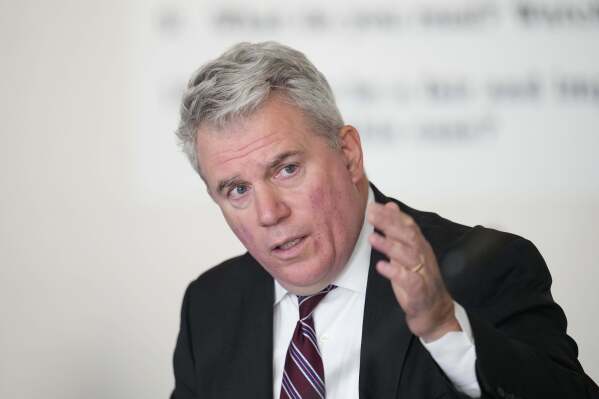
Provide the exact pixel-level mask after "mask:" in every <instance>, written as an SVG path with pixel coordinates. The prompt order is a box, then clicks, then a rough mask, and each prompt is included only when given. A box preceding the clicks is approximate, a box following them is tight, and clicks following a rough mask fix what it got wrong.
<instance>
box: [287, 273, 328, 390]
mask: <svg viewBox="0 0 599 399" xmlns="http://www.w3.org/2000/svg"><path fill="white" fill-rule="evenodd" d="M335 288H336V287H335V286H334V285H329V286H328V287H326V288H325V289H323V290H322V291H320V292H318V293H316V294H314V295H308V296H298V297H297V300H298V303H299V320H298V322H297V324H296V326H295V331H294V332H293V337H292V338H291V342H290V343H289V349H287V356H286V357H285V368H284V370H283V382H282V384H281V396H280V399H324V398H325V397H326V391H325V385H324V368H323V366H322V357H321V356H320V350H319V349H318V342H317V340H316V331H315V329H314V319H313V318H312V312H313V311H314V308H316V305H318V303H319V302H320V301H321V300H322V298H324V296H325V295H326V294H327V293H329V291H331V290H333V289H335Z"/></svg>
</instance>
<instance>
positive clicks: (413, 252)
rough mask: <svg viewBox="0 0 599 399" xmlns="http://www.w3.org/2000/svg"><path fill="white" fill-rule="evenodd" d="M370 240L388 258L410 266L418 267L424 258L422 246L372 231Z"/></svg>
mask: <svg viewBox="0 0 599 399" xmlns="http://www.w3.org/2000/svg"><path fill="white" fill-rule="evenodd" d="M368 241H369V242H370V244H371V245H372V247H373V248H375V249H376V250H378V251H379V252H382V253H383V254H385V255H386V256H387V258H389V259H390V260H392V261H394V262H396V263H400V264H402V265H408V268H410V265H413V267H416V266H417V265H418V264H419V263H420V262H421V260H422V259H423V256H422V252H421V251H420V248H418V247H414V246H409V245H406V244H404V243H402V242H400V241H395V240H392V239H390V238H389V237H384V236H382V235H380V234H378V233H372V234H371V235H370V236H369V237H368Z"/></svg>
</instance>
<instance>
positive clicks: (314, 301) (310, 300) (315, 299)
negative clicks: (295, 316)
mask: <svg viewBox="0 0 599 399" xmlns="http://www.w3.org/2000/svg"><path fill="white" fill-rule="evenodd" d="M335 288H337V286H336V285H332V284H330V285H328V286H326V287H325V288H323V289H322V290H321V291H320V292H317V293H316V294H314V295H306V296H303V295H298V296H297V301H298V303H299V314H300V319H302V320H303V319H306V318H308V317H310V316H311V315H312V312H313V311H314V308H316V305H318V304H319V303H320V301H322V299H323V298H324V297H325V295H326V294H328V293H329V292H330V291H332V290H334V289H335Z"/></svg>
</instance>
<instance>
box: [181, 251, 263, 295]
mask: <svg viewBox="0 0 599 399" xmlns="http://www.w3.org/2000/svg"><path fill="white" fill-rule="evenodd" d="M269 285H272V278H271V277H270V276H269V275H268V273H266V271H264V269H263V268H262V267H261V266H260V264H259V263H258V262H257V261H256V260H255V259H254V258H253V257H252V256H251V255H250V254H249V253H247V252H246V253H245V254H243V255H239V256H236V257H234V258H230V259H227V260H225V261H223V262H221V263H220V264H218V265H216V266H214V267H212V268H210V269H208V270H206V271H205V272H204V273H202V274H201V275H200V276H199V277H198V278H196V279H195V280H194V281H192V282H191V283H190V284H189V286H188V287H187V291H186V293H185V297H186V298H185V299H186V301H188V302H190V303H202V304H210V303H215V302H218V303H219V306H226V305H227V304H231V303H234V302H237V301H239V300H241V299H242V297H243V296H244V295H246V293H248V292H251V291H254V290H256V289H257V288H258V287H268V286H269Z"/></svg>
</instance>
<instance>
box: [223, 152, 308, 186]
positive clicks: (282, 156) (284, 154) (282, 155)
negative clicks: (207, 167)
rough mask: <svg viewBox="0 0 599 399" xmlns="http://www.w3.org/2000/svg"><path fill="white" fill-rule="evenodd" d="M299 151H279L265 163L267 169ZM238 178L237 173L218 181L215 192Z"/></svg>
mask: <svg viewBox="0 0 599 399" xmlns="http://www.w3.org/2000/svg"><path fill="white" fill-rule="evenodd" d="M301 153H302V151H299V150H294V151H285V152H282V153H280V154H279V155H277V156H276V157H275V158H274V159H273V160H272V161H270V162H269V163H268V164H267V168H268V169H269V170H272V169H275V168H276V167H277V166H279V165H280V164H282V163H283V162H285V160H286V159H288V158H291V157H293V156H296V155H298V154H301ZM239 179H240V176H239V175H235V176H233V177H230V178H228V179H225V180H221V181H219V182H218V185H217V186H216V187H217V188H216V189H217V192H218V193H222V192H223V190H224V189H225V188H227V187H231V186H232V185H234V183H236V182H237V181H238V180H239Z"/></svg>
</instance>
